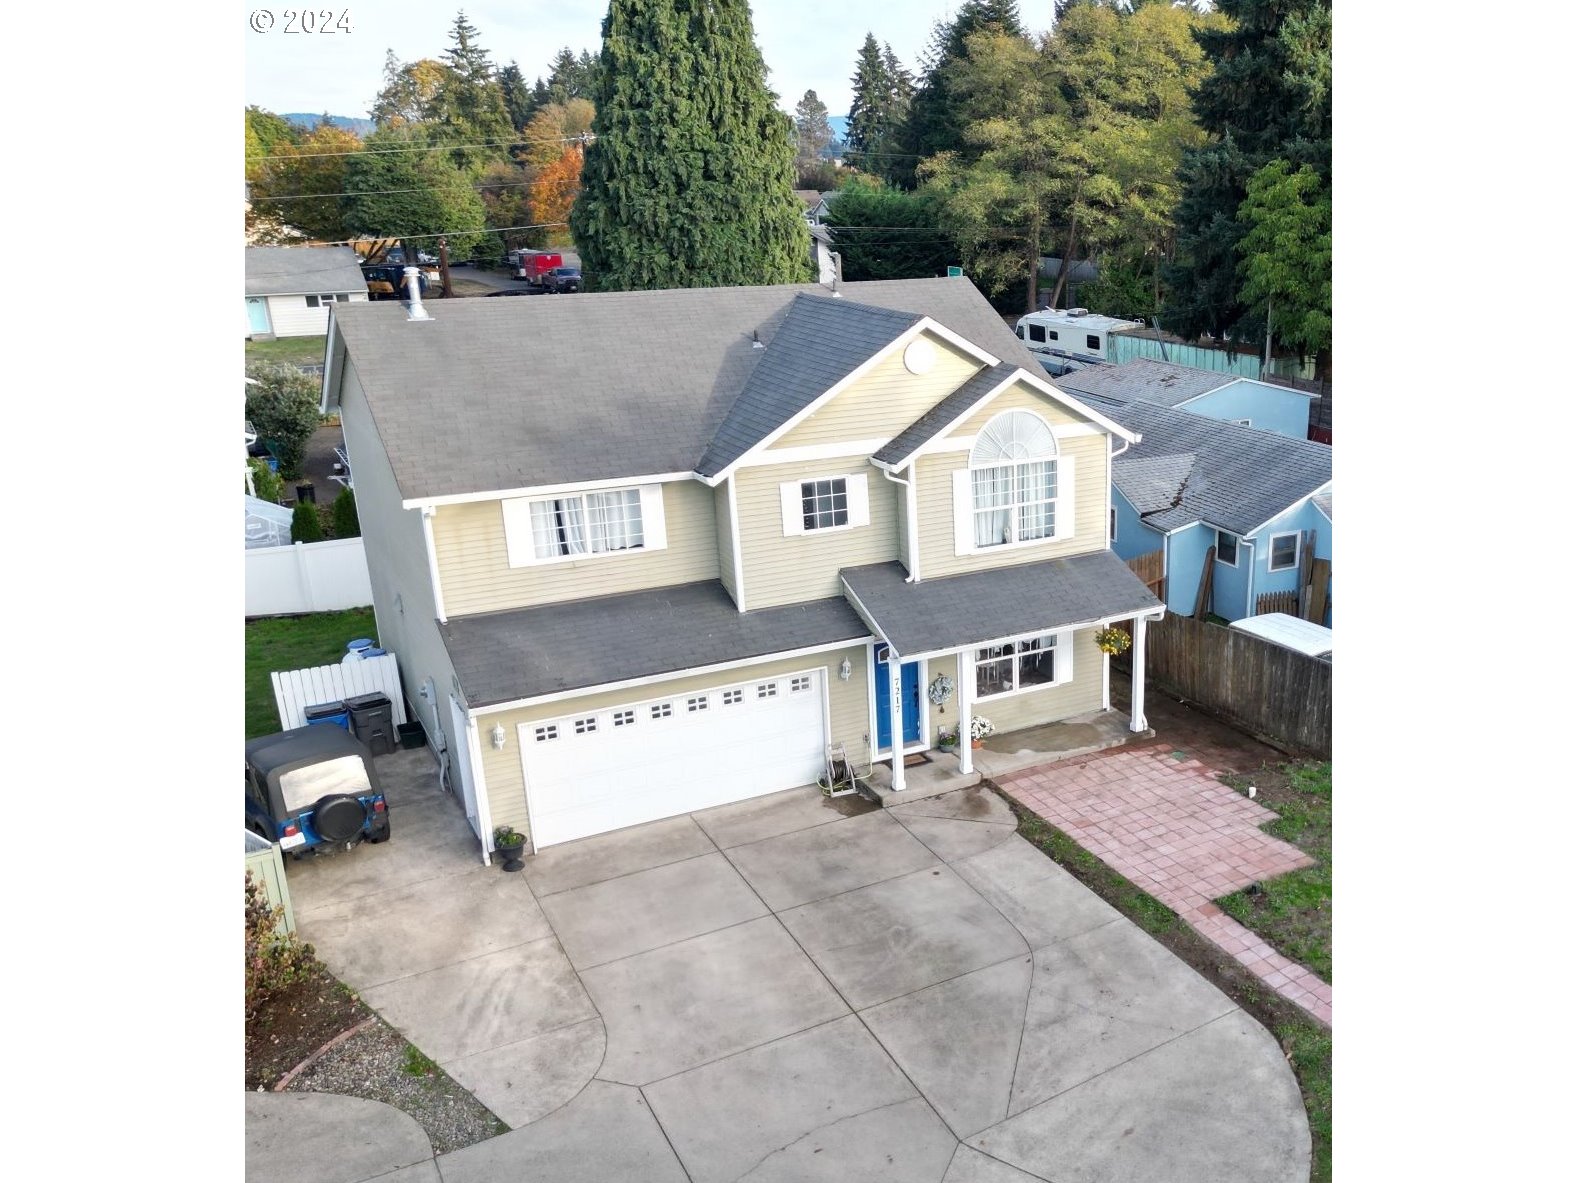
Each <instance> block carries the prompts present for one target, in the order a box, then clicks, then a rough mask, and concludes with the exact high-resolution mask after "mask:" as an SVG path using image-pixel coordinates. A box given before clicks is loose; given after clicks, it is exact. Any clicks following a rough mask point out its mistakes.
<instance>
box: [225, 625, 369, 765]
mask: <svg viewBox="0 0 1577 1183" xmlns="http://www.w3.org/2000/svg"><path fill="white" fill-rule="evenodd" d="M376 627H377V626H376V625H375V624H374V622H373V618H372V609H371V608H353V609H351V610H350V611H348V612H317V613H314V614H312V615H310V616H277V617H270V618H269V619H267V620H252V621H248V622H247V626H246V737H247V738H248V739H253V738H255V737H257V736H259V735H272V734H273V733H274V732H276V731H278V730H279V711H278V710H277V709H276V708H275V706H274V685H273V682H272V681H271V680H270V679H269V676H268V675H269V674H271V673H273V672H274V671H275V670H296V669H302V668H304V667H306V666H313V665H331V664H333V663H334V662H336V661H338V660H339V659H340V658H342V657H344V656H345V642H347V641H352V640H355V639H356V638H357V637H372V638H373V639H374V640H376V639H377V635H378V634H377V632H376V631H375V630H376Z"/></svg>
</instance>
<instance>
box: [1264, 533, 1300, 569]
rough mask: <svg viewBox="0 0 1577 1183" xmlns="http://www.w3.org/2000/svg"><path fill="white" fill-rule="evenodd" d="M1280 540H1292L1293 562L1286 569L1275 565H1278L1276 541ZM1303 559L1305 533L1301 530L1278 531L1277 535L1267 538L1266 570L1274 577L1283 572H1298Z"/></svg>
mask: <svg viewBox="0 0 1577 1183" xmlns="http://www.w3.org/2000/svg"><path fill="white" fill-rule="evenodd" d="M1278 538H1290V539H1292V562H1291V563H1289V564H1288V565H1287V566H1285V567H1278V566H1276V565H1275V564H1276V539H1278ZM1302 558H1303V531H1301V530H1278V531H1277V532H1276V533H1274V534H1271V535H1269V536H1268V537H1267V539H1266V546H1265V570H1266V571H1267V572H1269V573H1270V574H1272V575H1279V574H1280V573H1281V572H1283V571H1296V570H1297V569H1298V563H1299V561H1300V560H1301V559H1302Z"/></svg>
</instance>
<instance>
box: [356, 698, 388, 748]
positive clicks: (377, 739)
mask: <svg viewBox="0 0 1577 1183" xmlns="http://www.w3.org/2000/svg"><path fill="white" fill-rule="evenodd" d="M345 706H346V708H347V709H348V710H349V711H350V731H351V734H352V735H354V736H355V737H356V738H357V739H359V740H361V742H362V743H364V744H366V745H367V747H368V748H369V749H370V750H371V752H372V754H373V755H374V756H387V755H388V754H389V753H390V752H392V751H394V704H393V703H392V702H390V701H389V696H388V695H387V694H358V695H356V696H355V697H354V698H347V699H346V700H345Z"/></svg>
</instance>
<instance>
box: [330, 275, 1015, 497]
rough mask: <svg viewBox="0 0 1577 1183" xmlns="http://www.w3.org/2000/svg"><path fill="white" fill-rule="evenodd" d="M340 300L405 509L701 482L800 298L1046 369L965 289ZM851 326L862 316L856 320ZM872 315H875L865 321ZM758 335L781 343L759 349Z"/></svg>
mask: <svg viewBox="0 0 1577 1183" xmlns="http://www.w3.org/2000/svg"><path fill="white" fill-rule="evenodd" d="M842 292H843V296H842V297H841V298H839V299H836V300H834V299H832V297H831V296H830V294H829V293H828V291H827V289H826V288H824V287H822V286H820V285H818V284H785V285H779V286H774V287H740V288H678V289H670V290H664V291H652V292H607V293H590V294H583V295H577V296H571V297H567V298H565V299H535V300H430V301H428V304H427V308H428V311H429V312H430V313H431V314H432V316H433V319H432V320H430V321H426V322H423V323H420V324H412V323H409V322H408V321H407V320H406V319H405V308H404V306H403V305H401V304H399V303H398V302H396V301H392V300H388V301H376V302H369V303H353V304H338V305H336V306H335V308H334V320H335V323H336V325H337V326H338V330H339V332H340V333H341V335H342V336H343V337H344V340H345V344H346V347H347V350H348V352H349V356H350V358H351V361H352V363H353V364H354V365H355V368H356V373H357V376H358V377H359V379H360V381H361V384H362V387H363V389H364V390H365V392H366V396H367V403H368V406H369V407H370V408H371V411H372V417H373V420H374V422H375V423H376V425H377V429H378V434H379V436H380V437H381V438H382V440H383V442H384V446H385V448H386V449H387V451H388V455H389V462H390V464H391V466H392V467H393V470H394V475H395V480H396V481H397V483H398V485H399V489H400V494H401V496H402V497H405V498H411V499H416V498H424V497H442V496H446V495H455V494H464V493H484V492H494V491H502V490H508V489H519V488H527V487H532V486H539V485H549V484H556V483H567V482H573V481H585V480H606V479H621V478H626V477H636V476H651V475H656V474H659V473H668V472H691V471H694V469H695V466H696V464H697V463H698V462H699V460H700V457H701V455H702V453H703V452H705V451H706V448H707V445H708V443H709V442H710V441H711V440H712V438H713V436H714V435H716V433H717V430H718V428H719V427H720V426H721V425H722V423H723V421H724V419H725V418H726V417H727V415H728V412H729V409H730V407H731V406H732V405H733V402H734V400H735V398H737V397H738V395H739V393H740V392H741V391H742V390H744V388H745V385H746V383H747V381H749V379H750V376H751V373H752V372H753V371H754V369H755V368H756V366H757V365H758V364H759V363H760V362H761V361H763V360H764V359H765V357H766V355H767V354H768V353H770V352H771V349H770V346H771V344H772V341H773V339H774V336H775V334H776V332H777V329H778V326H779V325H780V324H782V323H783V321H784V318H785V317H786V316H787V314H788V311H789V307H790V305H791V304H792V303H793V302H794V298H795V297H796V296H799V295H807V296H811V297H819V298H821V299H822V300H824V301H826V302H828V303H831V304H834V305H837V306H843V305H851V304H860V305H869V306H874V307H876V308H884V309H889V310H892V311H897V312H902V313H908V314H914V315H926V316H930V317H932V318H933V319H934V320H936V321H937V322H938V323H940V324H943V325H946V326H947V327H948V328H949V329H951V330H952V331H953V332H955V333H957V334H958V335H959V336H961V337H964V338H966V339H967V340H970V341H973V342H974V343H975V344H977V345H979V346H980V347H981V348H983V349H985V350H987V351H988V352H990V353H992V354H994V355H995V356H997V357H999V358H1002V359H1004V360H1007V361H1012V362H1014V363H1015V364H1018V365H1022V366H1024V368H1025V369H1027V370H1029V371H1030V372H1031V373H1035V372H1036V370H1035V366H1036V362H1035V358H1034V355H1032V354H1031V353H1030V352H1029V351H1028V350H1027V349H1026V348H1025V347H1024V344H1023V342H1021V341H1020V340H1019V339H1018V338H1017V337H1015V336H1014V335H1013V332H1012V330H1011V329H1009V328H1007V326H1006V325H1004V324H1003V322H1002V318H1001V317H1000V316H998V315H997V313H996V312H995V310H993V309H992V307H991V305H990V304H989V303H987V302H986V299H985V297H984V296H982V295H981V294H980V293H979V292H978V291H977V290H976V289H975V286H974V285H973V284H972V283H970V282H969V281H968V280H967V279H956V278H954V279H904V280H887V281H882V282H869V283H846V284H844V285H843V286H842ZM853 315H854V316H855V317H861V314H860V313H858V312H855V313H854V314H853ZM862 319H863V318H862ZM757 332H759V334H760V336H761V340H762V341H763V342H765V343H766V344H767V345H768V347H769V348H767V349H752V348H751V336H752V334H753V333H757Z"/></svg>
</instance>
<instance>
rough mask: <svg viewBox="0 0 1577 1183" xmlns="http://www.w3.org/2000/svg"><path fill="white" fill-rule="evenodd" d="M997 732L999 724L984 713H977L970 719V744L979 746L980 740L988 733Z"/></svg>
mask: <svg viewBox="0 0 1577 1183" xmlns="http://www.w3.org/2000/svg"><path fill="white" fill-rule="evenodd" d="M996 733H997V725H996V724H995V723H993V722H992V721H991V720H990V719H988V718H986V717H985V716H984V715H976V716H974V717H973V718H971V719H970V720H969V741H970V743H969V746H970V747H973V748H978V747H979V746H980V741H981V740H983V739H985V738H986V736H988V735H995V734H996Z"/></svg>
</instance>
